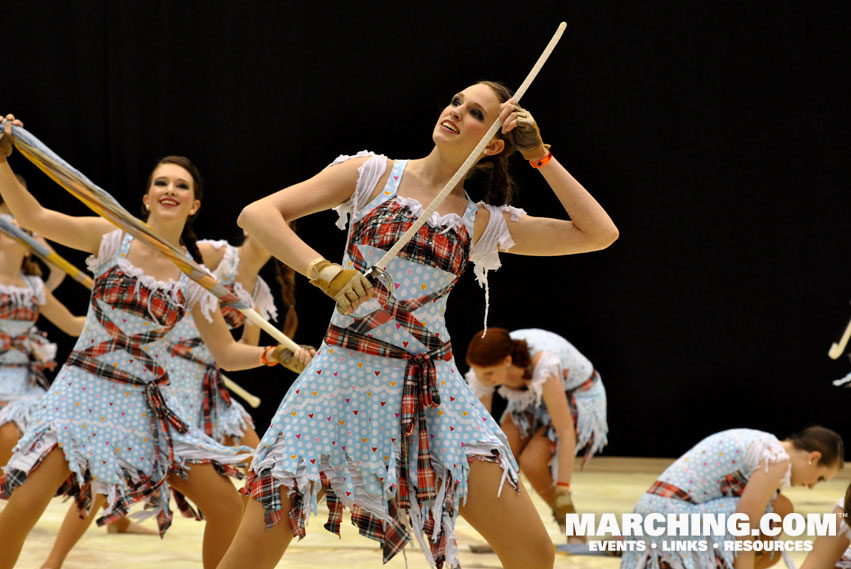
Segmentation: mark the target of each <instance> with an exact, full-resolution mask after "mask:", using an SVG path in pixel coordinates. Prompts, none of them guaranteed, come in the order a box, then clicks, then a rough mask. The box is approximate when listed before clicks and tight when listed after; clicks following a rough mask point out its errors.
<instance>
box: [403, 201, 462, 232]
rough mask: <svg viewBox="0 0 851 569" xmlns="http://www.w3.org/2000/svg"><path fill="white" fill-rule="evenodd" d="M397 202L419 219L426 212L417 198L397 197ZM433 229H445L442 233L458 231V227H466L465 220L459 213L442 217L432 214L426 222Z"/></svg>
mask: <svg viewBox="0 0 851 569" xmlns="http://www.w3.org/2000/svg"><path fill="white" fill-rule="evenodd" d="M396 202H397V203H398V204H399V205H400V206H402V207H404V208H405V209H407V210H409V211H410V212H411V213H412V214H414V215H415V216H417V217H419V216H421V215H422V214H423V212H424V211H425V208H424V207H423V205H422V204H421V203H420V202H419V201H417V200H416V199H415V198H406V197H405V196H400V195H398V194H397V195H396ZM426 223H428V224H429V225H430V226H432V227H443V231H441V233H446V232H447V231H450V230H452V229H456V228H458V227H462V226H463V225H464V219H463V218H462V217H461V216H460V215H458V214H457V213H447V214H446V215H440V214H439V213H437V212H436V211H434V212H432V214H431V217H429V218H428V219H427V220H426Z"/></svg>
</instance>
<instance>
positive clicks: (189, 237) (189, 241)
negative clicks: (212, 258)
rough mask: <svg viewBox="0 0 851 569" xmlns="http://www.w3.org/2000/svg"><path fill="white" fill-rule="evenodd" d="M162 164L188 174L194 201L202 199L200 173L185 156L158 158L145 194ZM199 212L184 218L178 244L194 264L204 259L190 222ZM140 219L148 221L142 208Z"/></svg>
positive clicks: (202, 182) (202, 189)
mask: <svg viewBox="0 0 851 569" xmlns="http://www.w3.org/2000/svg"><path fill="white" fill-rule="evenodd" d="M163 164H175V165H177V166H180V167H181V168H183V169H184V170H186V171H187V172H189V174H190V175H191V176H192V181H193V182H194V184H193V192H194V194H195V199H196V200H198V201H202V200H203V199H204V181H203V179H202V178H201V172H200V170H198V167H197V166H195V164H193V163H192V161H191V160H190V159H189V158H186V157H185V156H166V157H165V158H160V160H159V161H157V163H156V164H154V167H153V168H151V173H150V174H148V182H147V183H146V184H145V194H147V193H148V191H149V190H150V189H151V183H152V182H153V181H154V172H155V171H156V169H157V168H158V167H159V166H161V165H163ZM199 211H201V208H200V207H199V208H198V209H197V210H196V211H195V213H193V214H192V215H190V216H189V217H187V218H186V223H185V224H184V225H183V232H182V233H181V234H180V244H181V245H183V246H184V247H186V249H187V250H188V251H189V254H190V255H192V258H193V259H195V262H196V263H203V262H204V258H203V257H202V256H201V251H200V250H199V249H198V243H197V241H198V238H197V237H195V231H194V229H193V228H192V222H193V221H195V218H196V217H198V212H199ZM142 219H145V220H147V219H148V212H147V210H145V209H144V208H142Z"/></svg>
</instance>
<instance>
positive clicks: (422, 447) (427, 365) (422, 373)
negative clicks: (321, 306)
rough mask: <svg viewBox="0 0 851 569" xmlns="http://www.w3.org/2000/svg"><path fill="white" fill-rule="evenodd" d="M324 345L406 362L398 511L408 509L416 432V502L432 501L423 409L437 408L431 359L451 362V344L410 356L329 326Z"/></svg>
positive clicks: (431, 471) (432, 482)
mask: <svg viewBox="0 0 851 569" xmlns="http://www.w3.org/2000/svg"><path fill="white" fill-rule="evenodd" d="M325 343H327V344H330V345H334V346H340V347H343V348H347V349H349V350H355V351H358V352H364V353H367V354H370V355H373V356H380V357H386V358H394V359H401V360H408V364H407V366H406V367H405V383H404V386H403V388H402V410H401V420H402V435H403V437H402V457H401V460H400V461H399V469H400V473H399V474H400V475H399V488H398V505H399V507H401V508H406V509H407V508H409V507H410V499H409V497H408V496H409V489H408V483H409V480H408V451H409V448H410V440H409V438H410V437H411V436H412V435H413V433H414V426H415V425H416V429H417V431H418V443H419V446H418V452H417V500H418V501H420V502H422V501H432V500H434V499H435V497H436V495H437V487H436V481H435V474H434V467H433V466H432V464H431V455H430V453H429V436H428V424H427V423H426V417H425V408H426V407H431V408H436V407H438V406H439V405H440V394H439V392H438V390H437V372H436V370H435V369H434V360H435V359H442V360H445V361H449V360H450V359H452V344H451V343H450V342H446V343H444V344H442V345H440V346H439V347H437V348H435V349H433V350H430V351H428V352H423V353H420V354H412V353H410V352H406V351H405V350H403V349H402V348H400V347H398V346H394V345H393V344H389V343H387V342H384V341H381V340H378V339H375V338H371V337H369V336H366V335H363V334H359V333H358V332H354V331H352V330H347V329H344V328H340V327H338V326H334V325H333V324H332V325H331V326H329V327H328V333H327V334H326V335H325Z"/></svg>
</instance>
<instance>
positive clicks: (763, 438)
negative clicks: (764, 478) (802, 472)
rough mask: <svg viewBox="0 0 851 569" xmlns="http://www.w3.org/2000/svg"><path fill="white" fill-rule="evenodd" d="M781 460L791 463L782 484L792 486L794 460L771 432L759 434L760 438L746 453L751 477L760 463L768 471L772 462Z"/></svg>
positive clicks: (782, 485) (775, 462)
mask: <svg viewBox="0 0 851 569" xmlns="http://www.w3.org/2000/svg"><path fill="white" fill-rule="evenodd" d="M779 462H787V463H788V465H789V466H788V467H787V468H786V474H785V475H784V476H783V480H781V481H780V486H781V487H784V486H790V485H791V483H792V482H791V477H792V461H791V460H789V454H788V453H787V452H786V449H785V448H783V445H782V444H781V443H780V441H778V440H777V439H776V438H775V437H773V436H772V435H769V434H762V435H759V438H757V439H756V440H755V441H754V442H752V443H751V445H750V446H749V447H748V451H747V454H746V455H745V463H746V464H747V465H748V469H749V470H750V471H749V472H748V473H747V475H748V477H750V475H751V474H753V473H754V472H755V471H756V470H757V469H758V468H759V467H760V465H763V468H764V469H765V471H766V472H768V469H769V467H770V466H771V465H772V464H777V463H779Z"/></svg>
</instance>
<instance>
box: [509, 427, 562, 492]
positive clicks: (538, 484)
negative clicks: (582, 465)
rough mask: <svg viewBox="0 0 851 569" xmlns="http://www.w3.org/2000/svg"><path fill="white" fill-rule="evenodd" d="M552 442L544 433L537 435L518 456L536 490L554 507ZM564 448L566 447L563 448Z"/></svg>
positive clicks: (521, 467)
mask: <svg viewBox="0 0 851 569" xmlns="http://www.w3.org/2000/svg"><path fill="white" fill-rule="evenodd" d="M551 449H552V442H551V441H550V439H548V438H547V437H545V436H543V435H535V436H534V437H532V438H531V439H530V440H529V442H528V443H527V444H526V447H525V448H524V449H523V452H521V453H520V456H519V457H517V462H518V464H519V465H520V470H521V471H523V474H525V475H526V478H528V479H529V482H530V483H531V484H532V487H533V488H534V489H535V492H537V493H538V494H540V496H541V498H543V499H544V501H545V502H546V503H547V505H548V506H550V507H552V505H553V500H554V499H555V494H556V491H555V486H554V485H553V477H552V473H551V472H550V465H549V462H550V458H551V457H552V455H553V454H552V450H551ZM562 450H564V449H562Z"/></svg>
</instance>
